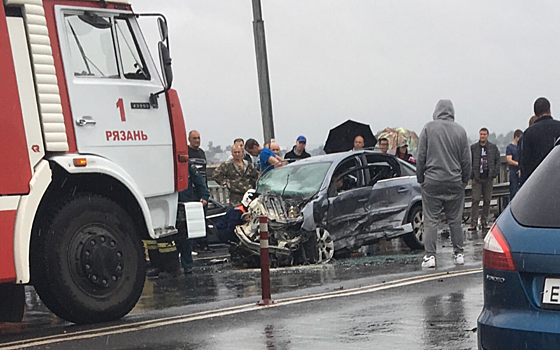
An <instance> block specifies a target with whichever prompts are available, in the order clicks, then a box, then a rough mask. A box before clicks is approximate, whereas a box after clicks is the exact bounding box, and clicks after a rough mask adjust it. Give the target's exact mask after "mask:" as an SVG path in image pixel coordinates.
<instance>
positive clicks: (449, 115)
mask: <svg viewBox="0 0 560 350" xmlns="http://www.w3.org/2000/svg"><path fill="white" fill-rule="evenodd" d="M454 114H455V111H454V109H453V104H452V103H451V101H450V100H440V101H439V102H438V104H437V105H436V109H435V111H434V120H433V121H431V122H428V123H427V124H426V125H425V126H424V129H422V132H421V133H420V138H419V141H418V157H417V158H416V178H417V179H418V182H419V183H420V184H421V185H422V208H423V211H424V247H425V250H426V256H425V257H424V261H423V263H422V266H424V267H435V254H436V239H437V224H438V220H439V215H440V213H441V212H442V211H443V212H445V216H446V219H447V223H448V224H449V228H450V234H451V241H452V243H453V252H454V254H455V263H456V264H462V263H463V261H464V260H463V229H462V227H461V219H462V214H463V202H464V198H465V191H464V186H465V184H466V183H467V182H468V181H469V178H470V174H471V151H470V146H469V140H468V139H467V133H466V132H465V129H463V127H462V126H461V125H459V124H457V123H455V116H454ZM430 260H433V263H432V262H430ZM431 265H433V266H431Z"/></svg>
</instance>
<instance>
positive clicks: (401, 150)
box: [395, 141, 416, 164]
mask: <svg viewBox="0 0 560 350" xmlns="http://www.w3.org/2000/svg"><path fill="white" fill-rule="evenodd" d="M395 156H396V157H397V158H400V159H402V160H406V161H407V162H409V163H413V164H415V163H416V160H415V159H414V158H413V157H412V154H410V153H408V143H407V142H406V141H403V142H401V143H400V145H399V146H398V147H397V151H396V152H395Z"/></svg>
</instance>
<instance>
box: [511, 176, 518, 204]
mask: <svg viewBox="0 0 560 350" xmlns="http://www.w3.org/2000/svg"><path fill="white" fill-rule="evenodd" d="M517 191H519V176H517V174H510V175H509V201H510V202H511V201H512V200H513V197H515V194H516V193H517Z"/></svg>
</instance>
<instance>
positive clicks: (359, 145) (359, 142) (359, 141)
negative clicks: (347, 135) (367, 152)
mask: <svg viewBox="0 0 560 350" xmlns="http://www.w3.org/2000/svg"><path fill="white" fill-rule="evenodd" d="M365 145H366V143H365V141H364V138H363V137H362V135H357V136H356V137H354V148H353V149H352V151H359V150H361V149H364V146H365Z"/></svg>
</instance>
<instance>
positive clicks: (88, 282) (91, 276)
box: [31, 194, 146, 323]
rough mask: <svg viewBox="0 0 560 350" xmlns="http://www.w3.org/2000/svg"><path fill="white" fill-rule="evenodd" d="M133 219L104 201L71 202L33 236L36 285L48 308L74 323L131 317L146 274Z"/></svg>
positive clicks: (81, 196) (87, 198)
mask: <svg viewBox="0 0 560 350" xmlns="http://www.w3.org/2000/svg"><path fill="white" fill-rule="evenodd" d="M136 232H137V230H136V229H135V226H134V223H133V221H132V218H131V217H130V215H129V214H128V213H127V212H126V211H125V210H124V209H123V208H122V207H121V206H120V205H118V204H117V203H115V202H113V201H112V200H110V199H107V198H105V197H102V196H99V195H92V194H79V195H75V196H74V197H72V198H68V199H67V200H66V201H64V202H63V203H62V204H61V205H59V206H57V208H56V209H54V210H53V211H52V213H51V214H50V215H49V219H48V221H47V224H46V227H43V228H42V230H39V232H34V236H33V240H34V242H33V246H34V249H35V250H34V252H33V254H31V256H32V259H31V267H32V282H33V284H34V285H35V289H36V290H37V292H38V294H39V296H40V297H41V299H42V300H43V302H44V303H45V305H46V306H47V307H48V308H49V309H50V310H51V311H52V312H54V313H55V314H56V315H57V316H59V317H61V318H63V319H65V320H67V321H70V322H75V323H95V322H104V321H111V320H116V319H119V318H121V317H122V316H124V315H126V314H127V313H128V312H129V311H130V310H131V309H132V308H133V307H134V305H135V304H136V302H137V301H138V299H139V298H140V294H141V293H142V288H143V285H144V279H145V275H146V268H145V263H144V251H143V247H142V244H141V240H140V237H138V236H137V234H136Z"/></svg>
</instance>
